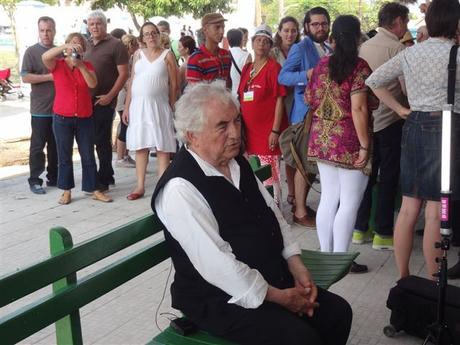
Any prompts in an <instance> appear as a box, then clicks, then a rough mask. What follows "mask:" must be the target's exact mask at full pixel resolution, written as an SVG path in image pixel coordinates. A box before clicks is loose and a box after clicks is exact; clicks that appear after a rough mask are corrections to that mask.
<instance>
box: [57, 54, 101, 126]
mask: <svg viewBox="0 0 460 345" xmlns="http://www.w3.org/2000/svg"><path fill="white" fill-rule="evenodd" d="M83 63H84V64H85V66H86V68H87V69H88V70H90V71H94V68H93V65H91V63H89V62H87V61H84V62H83ZM51 73H52V74H53V79H54V88H55V89H56V96H55V97H54V105H53V111H54V113H55V114H58V115H61V116H66V117H74V116H76V117H81V118H86V117H91V115H92V114H93V102H92V100H91V95H90V93H89V87H88V84H86V81H85V79H84V78H83V75H82V74H81V72H80V70H79V69H78V68H74V69H72V68H70V67H69V66H68V65H67V63H66V62H65V60H64V59H58V60H57V61H56V66H55V67H54V70H53V71H51Z"/></svg>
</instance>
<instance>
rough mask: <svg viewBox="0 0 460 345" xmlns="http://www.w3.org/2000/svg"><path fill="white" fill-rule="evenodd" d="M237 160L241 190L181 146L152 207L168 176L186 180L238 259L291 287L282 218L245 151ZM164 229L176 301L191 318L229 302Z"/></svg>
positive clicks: (272, 281) (270, 279) (275, 282)
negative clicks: (211, 173) (267, 199)
mask: <svg viewBox="0 0 460 345" xmlns="http://www.w3.org/2000/svg"><path fill="white" fill-rule="evenodd" d="M236 161H237V162H238V164H239V166H240V169H241V178H240V190H238V189H237V188H235V186H233V185H232V184H231V183H230V182H229V181H227V180H226V179H225V178H224V177H221V176H206V175H205V174H204V172H203V171H202V170H201V168H200V167H199V165H198V163H197V162H196V160H195V159H194V158H193V157H192V156H191V154H190V153H189V152H188V151H187V150H186V149H185V148H184V147H182V149H181V150H180V151H179V152H178V153H177V154H176V156H175V157H174V161H173V162H172V163H171V165H170V166H169V168H168V169H167V170H166V172H165V173H164V174H163V176H162V177H161V178H160V180H159V181H158V184H157V186H156V188H155V191H154V193H153V196H152V209H153V211H154V212H155V198H156V196H157V195H158V193H159V191H160V190H161V189H162V188H163V187H164V186H165V185H166V183H167V182H168V181H169V180H170V179H172V178H175V177H181V178H184V179H186V180H187V181H189V182H190V183H192V184H193V185H194V186H195V187H196V188H197V189H198V191H199V192H200V193H201V194H202V195H203V196H204V198H205V199H206V200H207V202H208V203H209V205H210V207H211V209H212V212H213V214H214V216H215V217H216V220H217V223H218V225H219V234H220V236H221V237H222V238H223V239H224V240H225V241H227V242H228V243H229V244H230V246H231V247H232V250H233V253H234V255H235V256H236V259H237V260H239V261H241V262H244V263H246V264H247V265H248V266H249V267H251V268H254V269H257V270H258V271H259V272H260V273H261V274H262V276H263V277H264V278H265V280H266V281H267V282H268V283H269V284H270V285H272V286H276V287H278V288H286V287H290V286H292V285H293V281H292V277H291V275H290V273H289V271H288V269H287V263H286V260H285V259H284V258H283V257H282V254H281V252H282V250H283V238H282V235H281V230H280V226H279V223H278V221H277V219H276V216H275V214H274V213H273V211H272V210H271V209H270V208H269V207H268V206H267V203H266V202H265V200H264V198H263V196H262V194H261V193H260V191H259V188H258V185H257V182H256V177H255V175H254V173H253V172H252V169H251V167H250V165H249V163H248V162H247V161H246V159H245V158H244V157H241V156H240V157H237V158H236ZM164 233H165V238H166V242H167V243H168V246H169V248H170V254H171V258H172V260H173V263H174V268H175V270H176V273H175V277H174V282H173V284H172V286H171V297H172V306H173V307H174V308H176V309H180V310H181V311H182V312H184V313H185V314H186V315H187V316H189V317H190V318H192V319H193V318H194V317H198V318H206V310H208V309H209V308H212V309H215V308H216V307H217V308H218V307H219V305H221V304H227V302H228V300H229V299H230V298H231V296H229V295H228V294H226V293H225V292H224V291H223V290H221V289H219V288H217V287H215V286H214V285H211V284H210V283H208V282H207V281H206V280H204V279H203V277H202V276H201V275H200V274H199V273H198V271H197V270H196V269H195V268H194V267H193V265H192V263H191V262H190V260H189V258H188V257H187V255H186V254H185V252H184V250H183V249H182V247H181V246H180V244H179V243H178V242H177V241H176V240H175V239H174V238H173V237H172V236H171V234H170V233H169V231H168V230H167V229H166V228H165V231H164Z"/></svg>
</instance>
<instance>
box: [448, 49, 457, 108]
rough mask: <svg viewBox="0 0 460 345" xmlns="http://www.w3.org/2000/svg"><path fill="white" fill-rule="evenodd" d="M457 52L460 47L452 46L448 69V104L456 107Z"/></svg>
mask: <svg viewBox="0 0 460 345" xmlns="http://www.w3.org/2000/svg"><path fill="white" fill-rule="evenodd" d="M457 51H458V45H457V44H456V45H454V46H452V48H451V50H450V56H449V65H448V67H447V70H448V73H449V74H448V76H447V104H451V105H454V102H455V77H456V73H457Z"/></svg>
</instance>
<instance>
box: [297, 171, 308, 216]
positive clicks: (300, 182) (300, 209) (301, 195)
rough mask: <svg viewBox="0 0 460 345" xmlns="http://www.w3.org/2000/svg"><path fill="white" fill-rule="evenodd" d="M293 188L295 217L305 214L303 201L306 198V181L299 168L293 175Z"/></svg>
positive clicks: (305, 209)
mask: <svg viewBox="0 0 460 345" xmlns="http://www.w3.org/2000/svg"><path fill="white" fill-rule="evenodd" d="M294 188H295V206H296V207H295V213H294V215H295V216H296V217H297V218H301V217H303V216H305V215H306V214H307V208H306V207H305V201H306V200H307V183H306V182H305V179H304V178H303V176H302V174H301V173H300V172H299V170H296V172H295V175H294Z"/></svg>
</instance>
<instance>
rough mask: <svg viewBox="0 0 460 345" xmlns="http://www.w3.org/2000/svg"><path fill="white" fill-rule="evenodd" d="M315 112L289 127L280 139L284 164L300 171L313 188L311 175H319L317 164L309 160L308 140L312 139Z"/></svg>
mask: <svg viewBox="0 0 460 345" xmlns="http://www.w3.org/2000/svg"><path fill="white" fill-rule="evenodd" d="M312 118H313V112H312V111H308V113H307V115H306V116H305V118H304V120H303V121H302V122H299V123H297V124H295V125H291V126H289V127H288V128H287V129H285V130H284V131H283V132H282V133H281V135H280V137H279V146H280V149H281V153H282V154H283V159H284V163H285V164H287V165H289V166H291V167H293V168H296V169H298V170H299V171H300V173H301V174H302V176H303V178H304V179H305V181H306V182H307V184H308V185H310V186H311V181H310V180H311V177H310V178H309V176H308V175H309V174H310V175H311V174H314V175H316V174H318V167H317V165H316V162H312V161H309V160H308V157H307V151H308V139H309V138H310V128H311V121H312Z"/></svg>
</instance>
